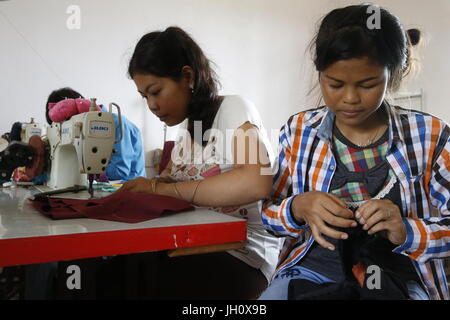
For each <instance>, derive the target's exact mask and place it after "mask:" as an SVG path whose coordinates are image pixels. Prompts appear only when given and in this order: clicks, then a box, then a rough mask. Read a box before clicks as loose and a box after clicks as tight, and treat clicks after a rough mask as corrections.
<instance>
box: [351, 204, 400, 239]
mask: <svg viewBox="0 0 450 320" xmlns="http://www.w3.org/2000/svg"><path fill="white" fill-rule="evenodd" d="M355 217H356V219H357V220H358V221H359V223H360V224H362V225H363V229H364V230H368V234H374V233H377V232H380V231H381V232H380V235H381V236H383V237H384V238H387V239H388V240H389V241H390V242H391V243H393V244H395V245H397V246H399V245H401V244H403V243H404V242H405V240H406V227H405V224H404V223H403V219H402V215H401V213H400V210H399V208H398V207H397V206H396V205H395V204H394V203H393V202H392V201H390V200H369V201H367V202H366V203H364V204H363V205H362V206H361V207H359V209H358V210H356V215H355Z"/></svg>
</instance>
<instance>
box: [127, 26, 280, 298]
mask: <svg viewBox="0 0 450 320" xmlns="http://www.w3.org/2000/svg"><path fill="white" fill-rule="evenodd" d="M128 73H129V75H130V77H131V78H132V79H133V81H134V82H135V84H136V87H137V90H138V92H139V93H140V94H141V95H142V97H143V98H144V99H146V101H147V105H148V107H149V109H150V111H151V112H152V113H153V114H155V115H156V116H157V117H158V118H159V119H160V120H161V121H163V122H164V123H166V124H167V125H168V126H174V125H178V124H181V123H183V125H182V126H181V127H182V128H181V130H180V131H181V132H182V133H181V135H180V139H179V140H178V141H176V143H175V147H174V149H173V152H172V157H171V161H170V162H169V164H168V165H167V167H166V169H165V170H164V171H163V172H162V174H161V175H160V177H157V178H154V179H146V178H138V179H135V180H132V181H129V182H127V183H125V184H124V185H123V187H122V190H128V191H132V192H148V193H157V194H162V195H168V196H172V197H176V198H180V199H183V200H186V201H189V202H191V203H192V204H194V205H195V206H199V207H207V208H211V209H213V210H217V211H220V212H223V213H226V214H228V215H231V216H236V217H241V218H245V219H246V220H247V242H246V246H245V248H243V249H241V250H230V251H227V252H221V253H212V254H204V255H194V256H188V257H178V258H171V259H170V260H166V261H163V262H161V263H163V264H164V265H163V266H162V267H160V268H158V269H159V270H161V271H160V272H162V275H159V276H158V278H159V279H161V281H160V283H158V285H157V295H158V297H159V298H162V299H171V298H174V299H183V298H186V299H197V298H200V299H254V298H257V297H258V296H259V294H260V293H261V292H262V290H264V289H265V288H266V286H267V284H268V282H269V279H270V277H271V276H272V274H273V272H274V270H275V267H276V263H277V261H278V255H279V251H280V248H281V245H282V243H281V240H280V239H278V238H276V237H274V236H272V235H271V234H269V233H268V232H267V231H266V230H265V229H264V228H263V226H262V222H261V217H260V209H261V201H260V200H261V199H263V198H264V197H266V196H267V195H268V194H269V192H270V190H271V186H272V174H271V160H272V151H271V148H270V144H269V143H268V139H267V136H266V135H265V131H264V128H263V126H262V123H261V120H260V117H259V114H258V112H257V110H256V108H255V107H254V106H253V104H252V103H250V102H249V101H247V100H245V99H243V98H241V97H239V96H219V95H218V90H217V84H218V82H217V80H216V78H215V74H214V72H213V70H212V69H211V67H210V64H209V61H208V59H207V58H206V57H205V55H204V54H203V52H202V50H201V49H200V48H199V46H198V45H197V44H196V43H195V42H194V41H193V40H192V38H191V37H190V36H189V35H188V34H187V33H186V32H184V31H183V30H182V29H180V28H177V27H170V28H168V29H166V30H165V31H163V32H159V31H158V32H151V33H148V34H146V35H144V36H143V37H142V38H141V39H140V41H139V42H138V44H137V46H136V48H135V51H134V53H133V56H132V58H131V61H130V64H129V69H128ZM182 129H185V130H182Z"/></svg>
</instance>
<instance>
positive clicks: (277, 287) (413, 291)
mask: <svg viewBox="0 0 450 320" xmlns="http://www.w3.org/2000/svg"><path fill="white" fill-rule="evenodd" d="M292 279H305V280H309V281H312V282H315V283H318V284H324V283H333V282H335V281H334V280H331V279H329V278H327V277H324V276H322V275H321V274H319V273H317V272H315V271H313V270H310V269H307V268H303V267H300V266H293V267H291V268H288V269H285V270H283V271H282V272H280V273H279V274H278V275H277V276H276V277H275V279H273V281H272V283H271V284H270V285H269V287H268V288H267V289H266V290H265V291H264V292H263V293H262V294H261V296H260V297H259V300H287V298H288V287H289V282H290V281H291V280H292ZM406 285H407V287H408V292H409V296H410V298H411V299H413V300H429V297H428V295H427V293H426V292H425V291H424V290H423V289H422V287H421V286H420V285H419V284H418V283H417V282H415V281H408V282H407V283H406Z"/></svg>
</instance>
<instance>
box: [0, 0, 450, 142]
mask: <svg viewBox="0 0 450 320" xmlns="http://www.w3.org/2000/svg"><path fill="white" fill-rule="evenodd" d="M359 2H360V1H345V0H317V1H309V0H308V1H306V0H164V1H156V0H116V1H110V0H70V1H67V0H40V1H34V0H9V1H6V2H3V1H0V108H1V113H0V133H4V132H7V131H9V129H10V128H11V125H12V123H13V122H15V121H27V120H29V118H30V117H34V118H36V119H37V120H38V121H40V122H42V123H44V122H45V117H44V107H45V106H44V104H45V102H46V100H47V96H48V94H49V93H50V92H51V91H52V90H54V89H56V88H59V87H62V86H71V87H73V88H74V89H76V90H78V91H80V92H81V93H82V94H83V95H84V96H85V97H97V98H98V101H99V102H100V103H104V104H108V103H109V102H111V101H114V102H117V103H118V104H119V105H120V106H121V107H122V109H123V113H124V114H125V115H126V116H127V117H128V118H129V119H131V120H132V121H133V122H135V123H136V124H137V125H138V126H139V127H140V128H141V129H142V132H143V136H144V141H145V148H146V150H150V149H153V148H157V147H161V145H162V140H163V130H162V128H163V126H162V124H161V123H160V122H159V121H158V120H157V119H156V118H155V117H154V116H153V115H152V114H151V113H150V112H149V111H147V109H146V106H145V104H144V102H143V100H141V99H140V97H139V95H138V94H137V92H136V89H135V86H134V84H133V82H132V81H131V80H130V79H128V78H127V75H126V69H127V63H128V59H129V57H130V55H131V53H132V50H133V48H134V45H135V44H136V42H137V40H138V39H139V38H140V37H141V36H142V35H143V34H144V33H146V32H149V31H153V30H156V29H164V28H166V27H168V26H170V25H177V26H180V27H182V28H184V29H185V30H186V31H188V32H189V33H190V34H191V35H192V36H193V38H194V39H195V40H197V42H198V43H199V44H200V45H201V47H202V48H203V49H204V51H205V52H206V54H207V55H208V57H209V58H210V59H211V60H213V61H214V62H215V63H216V65H217V72H218V74H219V75H220V79H221V81H222V85H223V86H222V90H221V91H222V93H224V94H229V93H238V94H242V95H244V96H246V97H247V98H249V99H250V100H252V101H253V102H254V103H255V105H256V106H257V107H258V109H259V111H260V113H261V116H262V119H263V121H264V123H265V126H266V128H267V129H269V130H270V129H279V128H280V127H281V126H282V125H283V124H284V122H285V121H286V120H287V119H288V117H289V116H290V115H291V114H293V113H296V112H298V111H301V110H304V109H307V108H311V107H314V103H315V99H314V97H312V96H309V97H308V96H306V94H307V92H308V90H309V89H310V88H311V86H312V85H313V82H312V81H313V80H314V79H315V73H314V72H313V69H312V64H311V61H310V60H311V59H310V56H309V53H307V52H306V48H307V45H308V43H309V41H310V39H311V38H312V36H313V32H314V30H315V28H316V22H317V21H318V20H319V19H320V18H321V17H322V16H323V15H324V14H326V13H327V12H328V11H329V10H331V9H333V8H336V7H340V6H344V5H348V4H352V3H359ZM378 3H379V4H381V5H383V6H386V7H387V8H389V9H392V11H393V12H394V13H395V14H397V15H398V16H399V17H400V19H401V20H402V21H403V22H404V24H405V25H406V26H407V27H411V26H417V27H419V28H420V29H421V30H422V31H424V32H425V35H426V37H427V45H426V46H424V47H421V48H420V55H421V57H422V73H421V74H420V75H419V77H418V78H417V79H414V80H413V81H408V89H410V90H414V89H416V88H423V89H424V91H425V108H424V109H425V111H428V112H431V113H433V114H436V115H438V116H440V117H442V118H443V119H445V120H447V121H449V122H450V113H449V112H448V111H447V104H448V102H449V101H450V90H449V89H448V85H449V84H450V62H449V59H448V56H449V54H450V19H449V16H450V1H448V0H432V1H428V3H432V5H431V4H427V3H426V2H425V1H422V0H395V1H393V0H380V1H378ZM70 5H78V6H79V8H80V9H81V28H80V29H79V30H69V29H68V28H67V26H66V22H67V20H68V18H69V17H70V14H68V13H66V10H67V8H68V7H69V6H70ZM169 134H173V130H169Z"/></svg>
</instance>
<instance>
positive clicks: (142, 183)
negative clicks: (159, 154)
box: [118, 177, 156, 193]
mask: <svg viewBox="0 0 450 320" xmlns="http://www.w3.org/2000/svg"><path fill="white" fill-rule="evenodd" d="M153 179H154V178H152V179H147V178H143V177H139V178H136V179H133V180H130V181H127V182H125V183H124V184H123V185H122V187H121V188H120V189H119V190H118V191H130V192H140V193H155V192H156V191H155V190H156V181H154V182H153Z"/></svg>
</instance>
